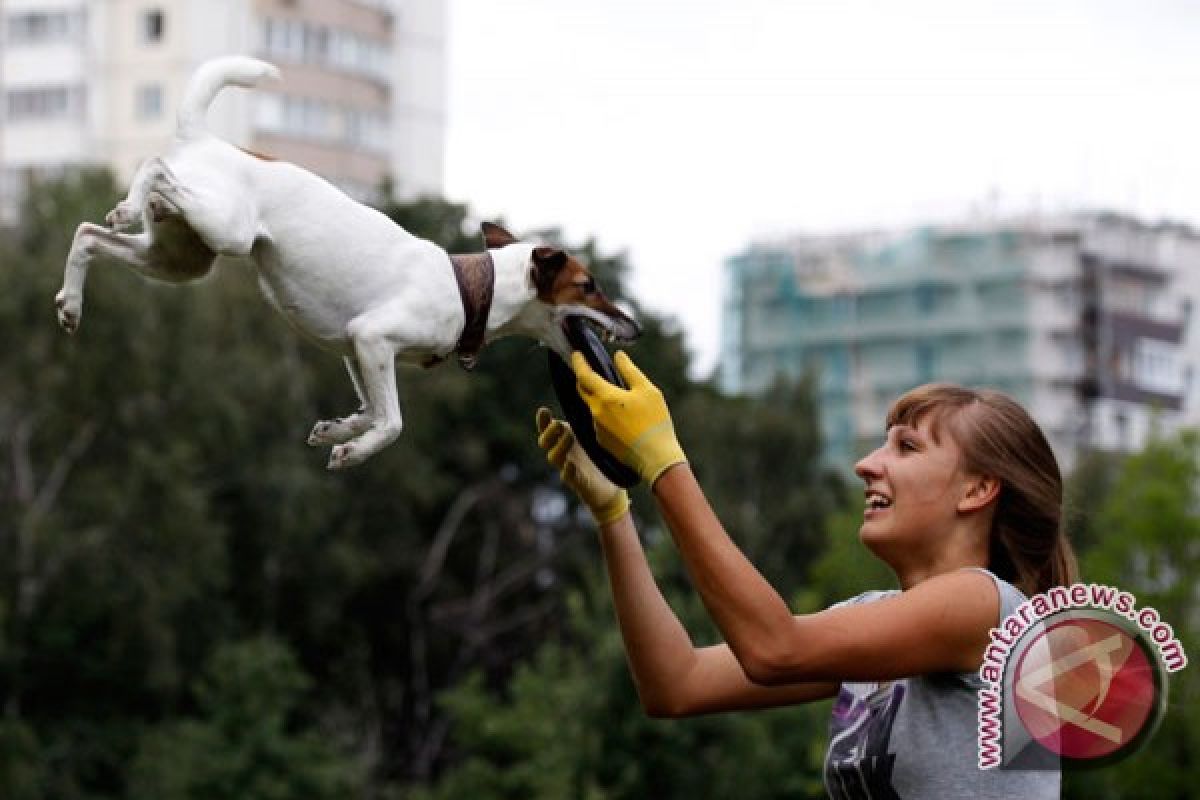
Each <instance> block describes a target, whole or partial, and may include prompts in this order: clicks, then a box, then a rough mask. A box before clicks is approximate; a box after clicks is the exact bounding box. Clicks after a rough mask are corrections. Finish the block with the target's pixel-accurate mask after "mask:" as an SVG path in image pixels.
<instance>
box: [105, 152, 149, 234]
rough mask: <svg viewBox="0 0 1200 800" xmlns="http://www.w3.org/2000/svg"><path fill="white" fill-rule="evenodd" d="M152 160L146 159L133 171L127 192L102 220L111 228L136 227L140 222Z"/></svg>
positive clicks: (120, 229)
mask: <svg viewBox="0 0 1200 800" xmlns="http://www.w3.org/2000/svg"><path fill="white" fill-rule="evenodd" d="M154 161H155V159H147V160H146V161H143V162H142V163H141V165H140V166H139V167H138V169H137V172H136V173H134V176H133V180H132V181H130V182H129V194H127V195H126V196H125V199H124V200H122V201H121V202H119V203H117V205H116V207H114V208H113V210H112V211H109V212H108V214H107V215H106V216H105V217H104V221H105V222H106V223H108V226H109V227H110V228H112V229H113V230H115V231H128V230H131V229H132V228H136V227H137V226H138V223H139V222H141V220H142V212H143V209H145V207H146V197H147V195H148V193H149V185H150V179H151V177H152V176H153V174H154Z"/></svg>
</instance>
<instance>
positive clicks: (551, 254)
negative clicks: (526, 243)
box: [529, 247, 567, 294]
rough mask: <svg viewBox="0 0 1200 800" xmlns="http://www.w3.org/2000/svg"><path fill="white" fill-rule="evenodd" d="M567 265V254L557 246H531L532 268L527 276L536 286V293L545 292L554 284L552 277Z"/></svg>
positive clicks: (556, 275)
mask: <svg viewBox="0 0 1200 800" xmlns="http://www.w3.org/2000/svg"><path fill="white" fill-rule="evenodd" d="M566 265H567V254H566V253H564V252H563V251H562V250H559V249H558V248H557V247H535V248H533V269H531V270H530V271H529V277H530V278H531V279H532V280H533V285H534V286H536V287H537V290H538V294H546V293H548V292H549V291H550V289H551V288H552V287H553V286H554V279H555V278H557V277H558V273H559V272H561V271H562V268H563V267H565V266H566Z"/></svg>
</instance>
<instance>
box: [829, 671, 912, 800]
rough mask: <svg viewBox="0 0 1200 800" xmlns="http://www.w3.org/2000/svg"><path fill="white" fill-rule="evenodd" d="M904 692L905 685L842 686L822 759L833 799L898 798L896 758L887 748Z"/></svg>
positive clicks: (886, 799) (878, 799)
mask: <svg viewBox="0 0 1200 800" xmlns="http://www.w3.org/2000/svg"><path fill="white" fill-rule="evenodd" d="M905 688H906V682H905V681H895V682H892V683H885V684H881V685H876V684H842V688H841V690H840V691H839V692H838V697H837V701H836V702H835V703H834V706H833V717H832V721H831V722H830V744H829V754H828V756H827V757H826V761H825V788H826V790H827V791H828V792H829V796H830V797H831V798H833V800H900V795H898V794H897V793H896V790H895V788H894V787H893V786H892V768H893V767H894V766H895V762H896V756H895V754H894V753H891V752H889V750H890V747H889V745H890V743H891V738H892V724H893V723H894V722H895V721H896V713H897V712H898V711H899V710H900V704H901V703H902V702H904V692H905ZM855 690H858V691H855Z"/></svg>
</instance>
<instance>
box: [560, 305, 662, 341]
mask: <svg viewBox="0 0 1200 800" xmlns="http://www.w3.org/2000/svg"><path fill="white" fill-rule="evenodd" d="M562 328H563V332H564V333H565V334H566V335H567V339H568V341H570V340H571V339H572V337H573V336H574V335H575V333H576V330H578V331H582V330H583V329H584V328H590V329H591V330H592V332H593V333H595V334H596V336H597V337H598V338H599V339H600V341H602V342H604V343H605V344H614V343H616V344H624V343H627V342H632V341H633V340H634V339H636V338H638V336H639V335H641V332H642V331H641V329H640V328H639V327H638V325H637V323H636V322H634V321H633V320H631V319H628V318H625V319H613V318H611V317H608V316H605V315H603V314H599V313H597V312H591V313H576V314H567V315H566V316H564V317H563V320H562ZM573 329H575V330H573Z"/></svg>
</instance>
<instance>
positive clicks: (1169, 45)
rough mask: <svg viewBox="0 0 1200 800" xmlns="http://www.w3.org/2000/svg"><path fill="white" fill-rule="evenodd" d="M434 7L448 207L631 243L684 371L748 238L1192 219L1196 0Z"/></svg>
mask: <svg viewBox="0 0 1200 800" xmlns="http://www.w3.org/2000/svg"><path fill="white" fill-rule="evenodd" d="M449 2H450V7H451V12H450V75H449V77H450V109H449V139H448V149H447V177H446V189H447V194H448V196H449V197H450V198H451V199H453V200H457V201H462V202H466V203H468V204H469V205H470V207H471V208H472V210H473V211H475V212H476V213H477V214H480V215H483V216H503V217H504V218H505V219H507V220H508V221H509V222H510V223H511V225H512V227H513V228H514V229H515V232H518V233H519V232H521V231H525V230H530V229H533V228H538V227H545V226H551V225H555V226H560V227H562V228H563V229H564V231H565V232H566V234H567V236H568V238H569V239H574V240H581V239H583V238H586V237H588V236H595V237H596V239H597V240H598V242H599V244H600V246H601V248H602V250H604V251H606V252H622V251H624V252H626V253H627V254H628V256H629V259H630V261H631V263H632V264H633V267H634V274H633V281H632V288H633V291H634V293H635V295H636V296H637V298H638V300H639V301H640V302H642V303H643V304H645V305H646V306H648V307H650V308H652V309H654V310H657V311H662V312H666V313H669V314H671V315H673V316H674V317H676V318H677V319H678V320H679V323H680V325H681V326H682V328H683V330H684V331H685V333H686V336H687V341H688V345H689V348H690V349H691V350H692V352H693V354H694V355H695V357H696V362H695V365H694V366H695V369H694V372H695V374H696V375H698V376H700V375H706V374H707V373H708V372H709V371H710V370H711V369H712V368H713V366H714V365H715V363H716V360H717V355H718V349H719V331H720V297H721V274H722V262H723V260H724V259H725V258H727V257H728V256H730V255H732V254H733V253H736V252H737V251H738V250H740V249H741V248H743V247H744V246H745V245H746V244H747V243H749V242H751V241H752V240H754V239H756V238H760V237H762V236H769V235H773V234H778V233H785V232H789V231H804V232H812V233H820V232H835V231H845V230H857V229H862V228H868V227H871V228H877V227H889V228H894V227H900V226H906V225H912V224H916V223H922V222H933V221H946V220H955V219H962V218H966V217H970V216H972V215H978V214H980V213H984V212H985V211H986V210H987V209H998V210H999V211H1000V212H1002V213H1003V212H1026V211H1029V210H1032V209H1042V210H1046V211H1054V210H1062V209H1071V208H1079V207H1085V206H1098V205H1100V206H1105V207H1110V208H1117V209H1121V210H1126V211H1132V212H1135V213H1138V214H1141V215H1144V216H1147V217H1151V218H1157V217H1160V216H1168V217H1171V218H1173V219H1180V220H1184V221H1187V222H1191V223H1193V224H1200V3H1194V2H1183V0H1179V1H1178V2H1173V1H1171V0H1128V1H1127V2H1113V1H1110V0H1086V1H1081V2H1064V1H1061V0H1036V1H1027V0H1005V1H1004V2H974V0H948V1H946V2H933V1H931V0H930V1H924V0H923V1H922V2H901V1H900V0H892V1H891V2H878V3H871V2H859V1H857V0H829V2H824V1H822V2H800V0H791V1H789V0H776V1H770V0H659V1H657V2H656V1H655V0H587V1H585V0H503V2H498V1H497V0H449ZM635 357H636V356H635Z"/></svg>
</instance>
